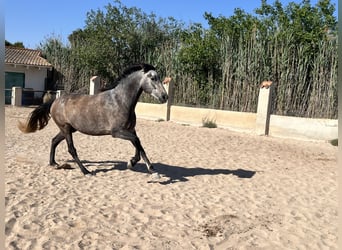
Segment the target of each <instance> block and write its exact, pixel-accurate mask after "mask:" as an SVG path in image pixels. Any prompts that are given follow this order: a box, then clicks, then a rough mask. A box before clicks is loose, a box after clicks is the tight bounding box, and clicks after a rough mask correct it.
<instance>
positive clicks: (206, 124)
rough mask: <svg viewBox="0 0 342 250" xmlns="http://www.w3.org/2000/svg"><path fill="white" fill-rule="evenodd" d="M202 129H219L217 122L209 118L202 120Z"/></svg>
mask: <svg viewBox="0 0 342 250" xmlns="http://www.w3.org/2000/svg"><path fill="white" fill-rule="evenodd" d="M202 127H205V128H217V124H216V121H215V120H213V119H210V118H208V117H205V118H203V119H202Z"/></svg>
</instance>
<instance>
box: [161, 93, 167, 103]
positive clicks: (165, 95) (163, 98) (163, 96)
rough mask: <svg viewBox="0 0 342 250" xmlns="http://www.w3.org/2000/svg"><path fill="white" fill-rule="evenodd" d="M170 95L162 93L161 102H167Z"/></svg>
mask: <svg viewBox="0 0 342 250" xmlns="http://www.w3.org/2000/svg"><path fill="white" fill-rule="evenodd" d="M168 98H169V97H168V96H167V94H162V95H161V96H160V97H159V101H160V103H165V102H167V99H168Z"/></svg>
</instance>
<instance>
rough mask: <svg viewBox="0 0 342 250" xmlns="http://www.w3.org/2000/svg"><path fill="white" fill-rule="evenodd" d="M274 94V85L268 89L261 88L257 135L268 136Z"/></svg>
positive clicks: (256, 127)
mask: <svg viewBox="0 0 342 250" xmlns="http://www.w3.org/2000/svg"><path fill="white" fill-rule="evenodd" d="M272 92H273V85H271V84H270V85H269V86H268V87H265V88H264V87H262V86H261V88H260V91H259V98H258V108H257V117H256V126H255V129H256V134H257V135H268V132H269V128H270V116H271V107H272V103H271V100H272Z"/></svg>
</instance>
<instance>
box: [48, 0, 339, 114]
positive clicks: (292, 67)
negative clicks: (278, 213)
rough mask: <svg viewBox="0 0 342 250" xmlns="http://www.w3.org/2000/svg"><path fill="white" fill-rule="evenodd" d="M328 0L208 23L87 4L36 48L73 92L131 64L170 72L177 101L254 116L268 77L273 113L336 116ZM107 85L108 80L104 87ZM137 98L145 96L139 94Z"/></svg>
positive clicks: (264, 7)
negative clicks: (63, 38)
mask: <svg viewBox="0 0 342 250" xmlns="http://www.w3.org/2000/svg"><path fill="white" fill-rule="evenodd" d="M334 11H335V7H334V6H333V5H332V4H331V3H330V1H329V0H319V1H318V2H317V4H316V5H315V6H312V5H311V4H310V1H309V0H302V2H300V3H294V2H291V3H289V4H288V5H287V6H283V4H282V3H281V2H280V1H279V0H275V1H274V3H273V4H269V3H268V2H267V1H266V0H261V6H260V8H258V9H256V10H255V13H253V14H249V13H246V12H245V11H244V10H242V9H235V11H234V14H233V15H232V16H230V17H224V16H219V17H214V16H213V15H212V14H210V13H204V17H205V18H206V20H207V21H208V24H209V28H208V29H205V28H203V27H202V25H201V24H191V25H189V26H188V27H184V24H183V23H181V22H179V21H177V20H175V19H173V18H157V17H156V16H155V15H154V14H146V13H144V12H142V11H141V10H140V9H137V8H128V7H126V6H124V5H123V4H122V3H121V2H120V1H119V0H115V1H113V4H108V5H107V6H105V7H104V9H98V10H96V11H95V10H91V11H89V12H88V14H87V18H86V21H85V27H84V28H83V29H78V30H75V31H74V32H73V33H72V34H71V35H70V36H69V42H70V44H69V45H64V44H63V43H61V42H60V39H58V38H57V39H56V38H48V39H47V40H46V42H45V43H44V44H42V45H41V49H42V50H43V52H44V53H45V55H46V57H47V58H48V60H49V61H50V62H51V63H52V64H53V65H55V67H56V68H57V69H58V71H59V72H60V73H61V75H60V76H59V79H62V81H63V83H64V84H65V85H66V86H68V87H67V89H68V90H69V91H70V92H72V91H75V90H77V89H79V88H87V85H88V82H89V78H90V77H91V76H92V75H98V76H101V78H102V79H103V81H104V82H105V83H110V82H112V81H113V80H114V79H115V78H116V77H117V76H118V74H120V73H121V72H122V70H123V69H124V68H125V67H126V66H128V65H130V64H132V63H136V62H148V63H150V64H153V65H155V66H156V67H157V68H158V71H159V72H161V75H162V76H171V77H172V78H173V83H174V84H175V85H174V94H173V96H174V98H173V102H174V104H178V105H188V106H205V107H210V108H220V109H227V110H234V111H246V112H256V109H257V98H258V92H259V87H258V86H259V84H260V83H261V82H262V81H263V80H271V81H273V82H274V84H275V85H274V86H275V94H274V99H273V102H272V103H273V113H275V114H280V115H295V116H305V117H317V118H336V117H337V53H336V51H337V20H336V17H335V16H334ZM105 83H104V84H105ZM142 100H144V101H151V98H150V97H148V96H145V95H143V96H142Z"/></svg>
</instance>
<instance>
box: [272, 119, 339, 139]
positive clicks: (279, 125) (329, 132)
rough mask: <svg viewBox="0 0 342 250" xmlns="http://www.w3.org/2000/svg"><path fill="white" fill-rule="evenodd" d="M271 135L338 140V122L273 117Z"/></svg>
mask: <svg viewBox="0 0 342 250" xmlns="http://www.w3.org/2000/svg"><path fill="white" fill-rule="evenodd" d="M269 135H271V136H275V137H287V138H296V139H304V140H332V139H337V138H338V120H331V119H313V118H301V117H290V116H279V115H271V118H270V130H269Z"/></svg>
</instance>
